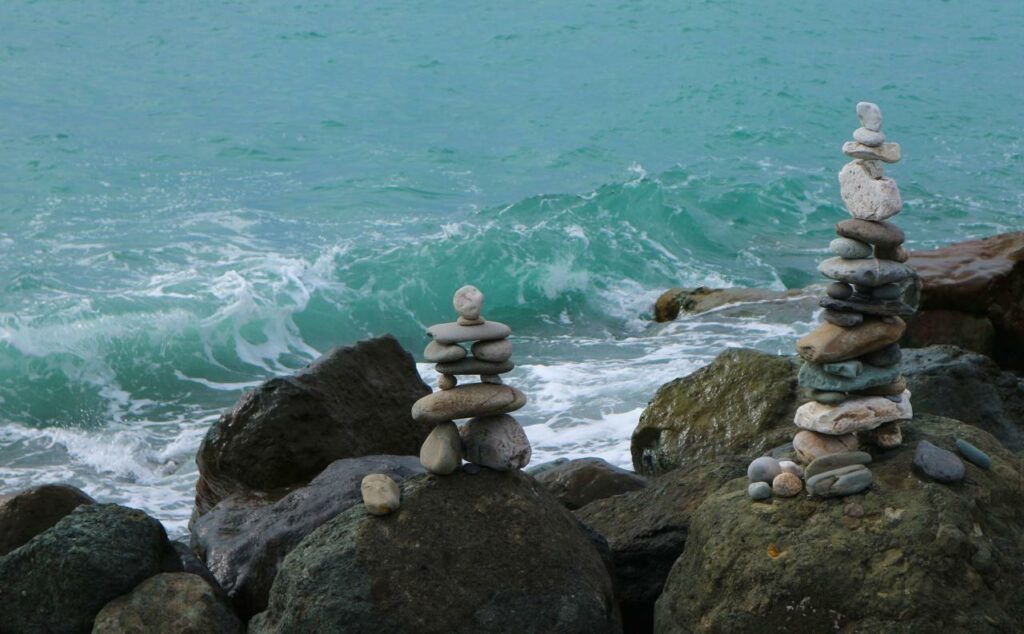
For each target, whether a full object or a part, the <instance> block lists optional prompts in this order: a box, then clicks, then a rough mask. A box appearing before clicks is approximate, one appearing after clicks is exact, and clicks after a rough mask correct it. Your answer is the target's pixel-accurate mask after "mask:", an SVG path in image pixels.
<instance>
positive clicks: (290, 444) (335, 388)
mask: <svg viewBox="0 0 1024 634" xmlns="http://www.w3.org/2000/svg"><path fill="white" fill-rule="evenodd" d="M429 393H430V388H428V387H427V386H426V384H425V383H423V381H422V380H421V379H420V376H419V373H418V372H417V370H416V364H415V363H414V362H413V359H412V355H410V354H409V353H407V352H406V351H405V350H403V349H402V347H401V346H400V345H399V344H398V341H396V340H395V339H394V337H391V336H386V337H380V338H377V339H370V340H367V341H361V342H359V343H357V344H356V345H354V346H349V347H346V348H338V349H336V350H333V351H332V352H329V353H328V354H326V355H324V356H322V357H320V358H319V359H317V360H316V361H314V362H313V363H311V364H310V365H309V366H308V367H306V368H305V369H304V370H301V371H300V372H298V373H296V374H294V375H291V376H285V377H278V378H274V379H270V380H269V381H266V382H265V383H263V384H262V385H260V386H259V387H257V388H256V389H255V390H253V391H251V392H248V393H246V394H245V395H244V396H243V397H242V398H241V400H240V401H239V403H238V404H237V405H236V406H235V408H234V409H233V410H231V411H230V412H228V413H227V414H225V415H224V416H222V417H221V418H220V420H219V421H217V422H216V423H215V424H214V425H213V426H212V427H211V428H210V430H209V432H208V433H207V434H206V437H205V438H204V439H203V442H202V444H201V445H200V447H199V452H198V454H197V455H196V463H197V464H198V466H199V481H198V482H197V484H196V516H200V515H202V514H203V513H205V512H207V511H208V510H209V509H211V508H213V507H214V506H215V505H216V504H217V502H219V501H220V500H222V499H224V498H225V497H228V496H230V495H232V494H236V493H238V494H248V493H250V492H253V491H270V490H273V489H277V488H281V487H287V486H295V485H302V484H306V483H307V482H309V481H310V480H311V479H313V478H314V477H316V475H317V474H318V473H320V472H321V471H323V469H324V468H325V467H326V466H327V465H329V464H331V463H332V462H334V461H335V460H338V459H339V458H352V457H358V456H367V455H374V454H403V455H416V454H417V453H418V452H419V448H420V443H422V442H423V439H424V438H425V437H426V436H427V434H428V433H430V430H431V429H432V428H433V424H432V423H428V422H416V421H414V420H413V419H412V416H411V415H410V413H409V412H410V408H411V407H412V404H413V403H414V402H416V400H417V399H419V398H420V397H422V396H424V395H426V394H429Z"/></svg>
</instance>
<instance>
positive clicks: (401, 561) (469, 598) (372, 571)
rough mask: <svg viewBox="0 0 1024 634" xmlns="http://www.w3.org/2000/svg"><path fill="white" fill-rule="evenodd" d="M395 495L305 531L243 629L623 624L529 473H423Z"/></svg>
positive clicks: (567, 524)
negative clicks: (379, 510) (376, 511)
mask: <svg viewBox="0 0 1024 634" xmlns="http://www.w3.org/2000/svg"><path fill="white" fill-rule="evenodd" d="M402 498H403V502H402V508H401V510H400V511H398V512H397V513H394V514H392V515H390V516H387V517H383V518H373V517H368V516H366V515H365V513H363V511H362V509H361V508H353V509H350V510H349V511H347V512H345V513H342V514H341V515H339V516H338V517H336V518H334V519H333V520H331V521H330V522H328V523H327V524H325V525H324V526H322V527H320V528H319V529H317V530H316V531H315V532H314V533H312V534H311V535H309V536H308V537H307V538H306V539H304V540H303V541H302V543H301V544H300V545H299V546H298V547H297V548H296V549H295V550H293V551H292V552H291V553H290V554H289V555H288V556H287V557H286V558H285V561H284V563H283V564H282V566H281V568H280V571H279V572H278V575H277V579H276V580H275V581H274V586H273V589H272V591H271V594H270V603H269V606H268V608H267V610H266V611H265V612H263V613H262V614H259V615H257V616H256V617H255V618H254V619H253V620H252V621H251V622H250V627H249V631H250V632H252V633H253V634H261V633H265V632H282V633H284V632H288V633H291V632H303V633H306V634H316V633H317V632H324V633H333V632H339V631H352V632H379V633H382V634H387V633H391V632H394V633H404V632H424V633H434V632H437V633H441V632H445V633H449V632H450V633H458V632H473V633H476V632H551V631H566V632H594V633H597V634H600V633H601V632H609V633H610V632H618V631H621V627H622V626H621V623H620V621H619V613H618V606H617V605H616V601H615V593H614V590H613V584H612V580H611V578H610V576H609V573H608V570H607V569H606V567H605V563H604V561H603V560H602V558H601V555H600V553H599V552H598V550H597V549H596V548H595V545H594V542H593V541H592V540H591V538H590V537H589V536H588V534H587V533H586V531H585V530H584V529H583V528H582V527H581V525H580V523H579V522H578V521H576V519H575V518H574V517H573V516H572V514H571V513H570V512H569V511H568V510H566V509H565V508H564V507H563V506H562V504H561V503H560V502H558V501H557V500H555V499H554V498H552V497H551V496H550V495H548V494H547V492H546V491H544V490H543V487H541V486H540V485H539V484H537V483H536V482H535V481H534V480H533V478H531V477H530V476H528V475H525V474H522V473H520V472H509V473H498V472H495V471H488V470H482V471H481V472H480V473H479V474H477V475H473V476H470V475H467V474H465V473H463V472H456V473H454V474H452V475H450V476H448V477H445V478H433V477H426V476H421V477H417V478H413V479H410V480H407V481H406V482H405V483H404V484H403V491H402Z"/></svg>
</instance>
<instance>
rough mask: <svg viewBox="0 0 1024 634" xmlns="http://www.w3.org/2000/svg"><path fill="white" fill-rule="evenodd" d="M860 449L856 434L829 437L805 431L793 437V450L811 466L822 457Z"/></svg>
mask: <svg viewBox="0 0 1024 634" xmlns="http://www.w3.org/2000/svg"><path fill="white" fill-rule="evenodd" d="M858 447H860V443H859V442H858V441H857V435H856V434H846V435H845V436H829V435H827V434H819V433H818V432H814V431H807V430H806V429H804V430H801V431H799V432H797V434H796V435H795V436H793V449H795V450H796V453H797V455H798V456H800V461H801V462H803V463H804V464H810V463H812V462H814V461H815V460H817V459H818V458H821V457H822V456H829V455H832V454H834V453H846V452H847V451H855V450H856V449H857V448H858Z"/></svg>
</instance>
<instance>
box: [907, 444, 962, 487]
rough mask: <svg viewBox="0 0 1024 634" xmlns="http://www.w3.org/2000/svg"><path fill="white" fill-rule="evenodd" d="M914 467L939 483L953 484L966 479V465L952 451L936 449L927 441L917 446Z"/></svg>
mask: <svg viewBox="0 0 1024 634" xmlns="http://www.w3.org/2000/svg"><path fill="white" fill-rule="evenodd" d="M914 466H915V467H917V468H918V470H920V471H921V472H922V473H924V474H925V475H926V476H928V477H929V478H931V479H932V480H936V481H938V482H945V483H947V484H951V483H954V482H959V481H960V480H963V478H964V463H963V461H962V460H960V458H957V457H956V454H954V453H953V452H952V451H948V450H946V449H943V448H941V447H936V446H935V445H933V444H932V443H930V442H928V441H927V440H922V441H921V442H919V443H918V444H917V450H916V451H915V452H914Z"/></svg>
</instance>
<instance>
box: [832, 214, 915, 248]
mask: <svg viewBox="0 0 1024 634" xmlns="http://www.w3.org/2000/svg"><path fill="white" fill-rule="evenodd" d="M836 233H837V234H839V235H840V236H842V237H844V238H850V239H852V240H860V241H861V242H867V243H868V244H873V245H875V246H876V247H898V246H899V245H901V244H903V240H904V239H905V238H906V236H905V234H904V233H903V229H900V228H899V227H897V226H896V225H894V224H892V223H890V222H871V221H869V220H858V219H856V218H850V219H849V220H843V221H841V222H837V223H836Z"/></svg>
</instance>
